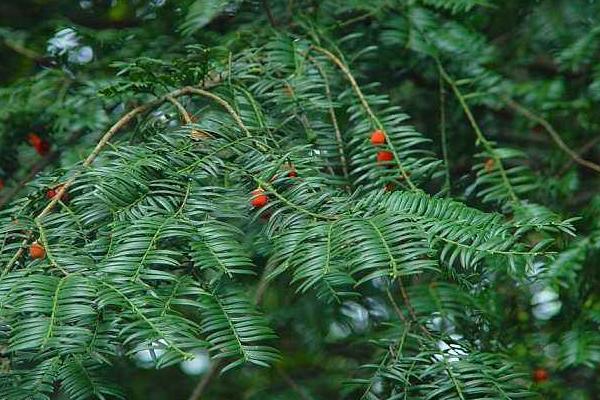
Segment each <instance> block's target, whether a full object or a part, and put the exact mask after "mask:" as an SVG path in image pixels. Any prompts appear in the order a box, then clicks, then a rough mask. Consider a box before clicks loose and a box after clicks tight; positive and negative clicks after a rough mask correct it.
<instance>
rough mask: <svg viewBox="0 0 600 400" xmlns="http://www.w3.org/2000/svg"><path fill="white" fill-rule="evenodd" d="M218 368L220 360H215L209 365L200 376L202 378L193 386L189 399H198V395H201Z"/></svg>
mask: <svg viewBox="0 0 600 400" xmlns="http://www.w3.org/2000/svg"><path fill="white" fill-rule="evenodd" d="M220 368H221V363H220V362H216V363H214V364H212V365H211V366H210V368H209V370H208V372H206V374H204V375H203V376H202V379H200V381H199V382H198V384H197V385H196V386H195V387H194V391H193V392H192V394H190V397H189V400H199V399H200V396H202V393H204V391H205V390H206V387H207V386H208V384H209V383H210V381H211V380H212V378H213V377H214V376H215V375H216V374H217V372H218V371H219V369H220Z"/></svg>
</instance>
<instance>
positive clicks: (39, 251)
mask: <svg viewBox="0 0 600 400" xmlns="http://www.w3.org/2000/svg"><path fill="white" fill-rule="evenodd" d="M29 255H30V256H31V258H33V259H34V260H36V259H38V258H39V259H42V258H44V257H46V249H44V247H43V246H42V245H41V244H39V243H38V242H33V243H32V244H31V246H30V247H29Z"/></svg>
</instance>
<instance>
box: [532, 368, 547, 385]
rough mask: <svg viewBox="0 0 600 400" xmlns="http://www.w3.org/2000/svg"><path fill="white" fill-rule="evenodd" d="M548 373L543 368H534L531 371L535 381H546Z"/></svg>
mask: <svg viewBox="0 0 600 400" xmlns="http://www.w3.org/2000/svg"><path fill="white" fill-rule="evenodd" d="M549 377H550V374H549V373H548V371H546V370H545V369H544V368H536V369H535V370H534V371H533V380H534V381H535V382H537V383H541V382H546V381H547V380H548V378H549Z"/></svg>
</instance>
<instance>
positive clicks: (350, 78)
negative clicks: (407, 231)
mask: <svg viewBox="0 0 600 400" xmlns="http://www.w3.org/2000/svg"><path fill="white" fill-rule="evenodd" d="M311 48H313V49H315V50H316V51H318V52H320V53H322V54H324V55H325V56H326V57H327V58H329V59H330V60H331V61H332V62H333V63H334V64H335V65H337V67H338V68H339V69H340V70H341V71H342V73H343V74H344V76H345V77H346V79H348V81H349V82H350V86H352V89H353V90H354V92H355V93H356V96H357V97H358V100H359V101H360V103H361V105H362V107H363V109H364V110H365V112H366V113H367V115H368V116H369V118H370V119H371V121H372V122H373V124H374V125H375V126H376V127H377V128H378V129H381V130H383V131H385V127H384V126H383V124H382V123H381V121H380V120H379V118H377V116H376V115H375V113H374V112H373V110H372V109H371V107H370V106H369V103H368V102H367V99H366V98H365V95H364V94H363V92H362V90H361V89H360V86H359V85H358V83H357V82H356V79H355V78H354V75H352V73H351V72H350V69H349V68H348V66H347V65H346V64H345V63H344V62H343V61H342V60H340V59H339V58H338V57H337V56H336V55H335V54H333V53H332V52H330V51H329V50H327V49H324V48H322V47H319V46H316V45H312V46H311ZM388 145H389V146H390V150H391V151H392V153H394V155H395V158H396V163H397V165H398V169H399V170H400V174H401V175H402V177H403V178H404V181H405V182H406V183H407V184H408V186H409V188H410V189H411V190H413V191H416V190H417V187H416V186H415V184H414V183H413V181H412V180H411V179H410V176H409V175H408V173H407V172H406V169H405V168H404V165H403V164H402V162H401V161H400V157H399V154H398V152H397V151H396V149H395V147H394V145H393V144H392V143H391V141H388Z"/></svg>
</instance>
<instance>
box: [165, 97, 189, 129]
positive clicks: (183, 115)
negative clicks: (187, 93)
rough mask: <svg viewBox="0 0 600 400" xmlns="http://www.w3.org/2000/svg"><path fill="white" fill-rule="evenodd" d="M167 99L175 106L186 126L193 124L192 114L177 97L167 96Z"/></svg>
mask: <svg viewBox="0 0 600 400" xmlns="http://www.w3.org/2000/svg"><path fill="white" fill-rule="evenodd" d="M165 98H166V99H167V100H168V101H169V102H171V104H173V105H174V106H175V108H176V109H177V111H178V112H179V115H181V119H182V120H183V122H184V123H185V124H187V125H189V124H191V123H192V122H193V121H192V117H190V113H189V112H188V111H187V110H186V109H185V107H184V106H183V104H181V103H180V102H179V101H178V100H177V99H176V98H175V97H173V96H168V95H167V96H165Z"/></svg>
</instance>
